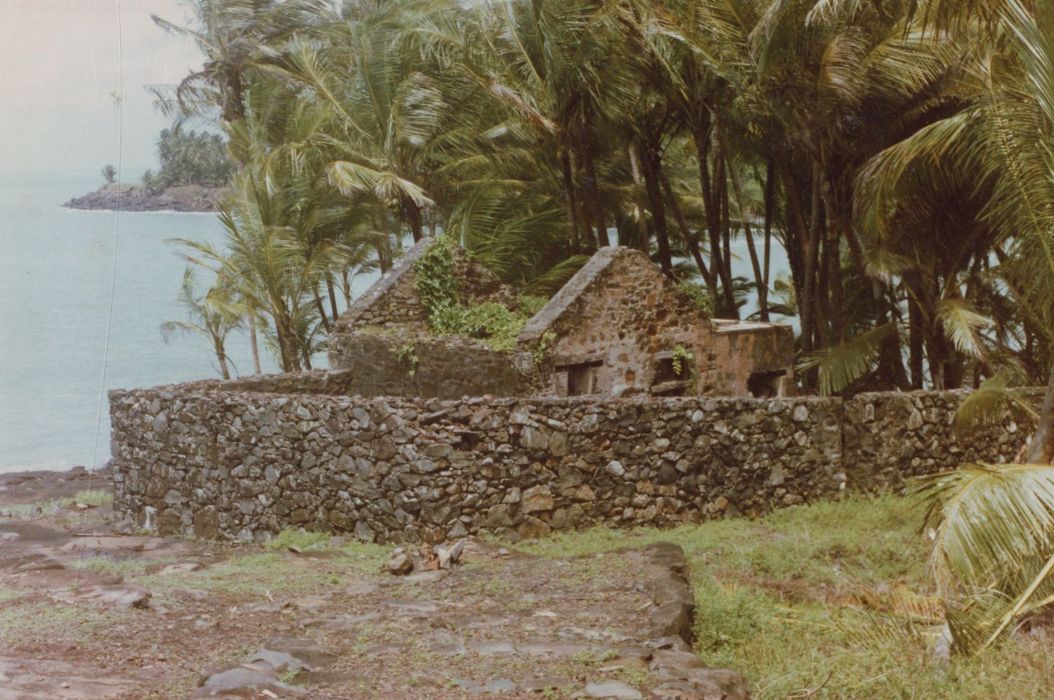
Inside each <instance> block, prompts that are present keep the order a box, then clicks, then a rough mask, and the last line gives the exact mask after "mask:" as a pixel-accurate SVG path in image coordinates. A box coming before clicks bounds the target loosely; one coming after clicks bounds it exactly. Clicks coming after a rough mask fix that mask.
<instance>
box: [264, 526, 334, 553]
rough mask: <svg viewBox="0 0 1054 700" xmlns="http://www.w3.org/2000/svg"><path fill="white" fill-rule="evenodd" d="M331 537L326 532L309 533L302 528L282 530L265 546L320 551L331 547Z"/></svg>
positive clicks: (277, 548) (276, 548)
mask: <svg viewBox="0 0 1054 700" xmlns="http://www.w3.org/2000/svg"><path fill="white" fill-rule="evenodd" d="M330 539H331V537H330V535H329V534H328V533H325V532H308V531H306V530H302V529H300V528H293V529H287V530H282V531H281V532H280V533H278V535H277V536H276V537H274V538H273V539H271V540H270V541H268V542H267V544H265V545H264V547H266V548H267V549H272V550H280V551H281V550H286V549H290V548H296V549H299V550H300V551H302V552H311V551H320V550H323V549H326V548H327V547H329V541H330Z"/></svg>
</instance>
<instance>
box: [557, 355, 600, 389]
mask: <svg viewBox="0 0 1054 700" xmlns="http://www.w3.org/2000/svg"><path fill="white" fill-rule="evenodd" d="M603 366H604V363H603V362H601V361H599V360H596V361H593V362H580V363H578V364H575V365H567V366H566V367H558V368H557V369H558V370H560V371H562V372H567V395H568V396H582V395H584V394H595V393H597V376H598V373H599V370H600V368H601V367H603Z"/></svg>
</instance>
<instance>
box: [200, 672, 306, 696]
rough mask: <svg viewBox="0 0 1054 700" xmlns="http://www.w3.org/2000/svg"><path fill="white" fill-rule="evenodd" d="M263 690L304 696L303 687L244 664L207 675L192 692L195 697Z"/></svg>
mask: <svg viewBox="0 0 1054 700" xmlns="http://www.w3.org/2000/svg"><path fill="white" fill-rule="evenodd" d="M263 691H270V692H271V693H277V692H280V693H281V694H282V695H280V696H278V697H282V696H285V697H305V696H307V694H308V691H307V690H305V689H304V688H297V687H296V686H292V685H289V684H287V683H283V682H281V681H280V680H278V679H277V678H275V677H274V676H273V675H272V674H270V673H266V672H263V671H259V670H257V669H254V668H249V667H246V666H235V667H234V668H228V669H226V670H223V671H218V672H216V673H213V674H211V675H209V676H208V677H207V678H206V679H205V680H204V682H203V683H202V684H201V687H200V688H198V690H197V691H196V692H195V693H194V697H195V698H214V697H222V696H232V695H233V696H235V697H247V698H251V697H257V696H258V694H259V693H262V692H263Z"/></svg>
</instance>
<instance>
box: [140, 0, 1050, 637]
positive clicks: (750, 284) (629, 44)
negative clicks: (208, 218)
mask: <svg viewBox="0 0 1054 700" xmlns="http://www.w3.org/2000/svg"><path fill="white" fill-rule="evenodd" d="M194 7H195V12H196V17H197V20H198V25H197V26H195V27H191V28H188V29H183V28H178V27H175V26H174V25H171V24H169V23H167V22H164V21H163V20H159V22H160V23H161V24H162V26H164V27H165V28H167V29H170V30H172V31H179V32H182V33H184V34H189V35H190V36H192V37H193V38H194V39H195V40H196V41H197V42H198V44H199V45H200V46H201V48H202V50H203V52H204V53H205V55H206V62H205V64H204V66H203V67H202V68H201V69H200V70H198V71H196V72H194V73H192V74H191V75H190V76H188V78H187V79H186V80H185V81H184V82H183V83H182V84H181V85H180V86H179V87H178V88H177V89H176V90H175V91H174V92H173V93H172V94H171V95H169V96H168V97H169V99H168V102H167V104H168V105H169V106H170V107H173V108H175V107H177V106H178V107H179V108H181V109H183V110H184V111H189V112H195V113H197V114H198V115H203V116H206V117H210V116H211V117H213V118H215V117H217V116H218V117H219V119H220V122H221V125H222V128H223V129H224V130H225V131H226V133H227V135H228V137H229V144H230V147H229V150H230V154H231V158H232V160H233V161H234V162H235V163H237V164H238V166H239V168H238V172H237V174H236V175H234V176H233V195H232V198H231V201H230V203H229V205H228V207H227V209H226V210H225V211H224V213H223V217H222V218H223V222H224V225H225V227H226V230H227V233H228V237H227V242H228V245H227V248H226V249H225V250H220V249H214V248H208V247H204V246H200V245H191V246H190V252H189V253H188V257H189V258H190V259H191V260H193V261H195V262H199V263H201V264H204V265H207V266H209V267H211V268H212V269H213V270H215V271H216V272H217V273H218V274H219V275H220V279H221V280H223V284H224V285H225V286H226V288H227V289H229V292H230V294H232V295H233V296H234V297H235V298H236V299H237V301H238V304H239V305H240V308H242V309H243V315H244V318H245V319H246V321H247V325H249V326H250V328H252V337H253V338H254V339H255V336H256V329H257V328H259V327H262V329H263V331H264V333H265V337H266V338H268V339H269V340H270V344H271V346H272V348H273V349H274V350H275V352H276V355H277V356H278V357H279V358H280V360H281V364H282V367H283V368H284V369H285V370H289V371H295V370H299V369H303V368H306V367H310V362H311V356H312V353H313V352H315V351H316V350H317V349H319V348H320V347H321V346H322V345H323V344H324V342H325V339H326V336H327V333H328V331H329V330H330V329H331V327H332V324H333V323H334V321H335V319H336V316H337V314H338V312H339V308H340V306H341V303H340V300H338V297H342V300H343V303H344V304H346V303H348V301H349V300H350V297H351V279H352V277H353V276H354V275H355V274H357V273H359V272H361V271H367V270H372V269H373V268H374V267H376V268H379V269H381V270H384V269H387V268H388V267H389V266H390V265H391V263H392V260H393V259H394V258H395V257H396V256H397V255H398V253H399V251H400V249H401V248H402V247H403V246H404V245H405V243H406V242H407V241H409V240H417V239H419V238H420V237H422V236H424V235H429V234H433V233H436V232H437V231H440V230H442V231H445V232H447V234H448V235H450V236H452V237H454V238H456V239H457V240H458V241H459V242H461V243H462V244H463V245H464V246H465V247H466V248H468V249H469V251H470V252H471V253H472V254H473V255H474V256H476V257H477V258H478V259H480V260H482V261H483V262H485V263H486V264H487V265H488V266H489V267H491V268H492V269H493V270H494V271H495V272H496V273H498V274H499V275H500V276H501V277H503V278H504V279H505V280H506V281H507V282H509V283H510V284H512V285H514V286H516V287H517V288H519V289H520V290H521V291H524V292H527V293H534V294H538V293H548V292H551V291H552V290H554V289H555V288H557V287H558V286H559V285H560V284H561V283H562V282H563V281H564V280H566V279H567V278H568V276H569V275H570V274H572V273H573V272H574V270H575V269H576V268H577V266H579V265H580V264H581V263H582V261H583V260H584V259H585V257H586V256H587V255H588V254H589V253H590V252H592V251H593V250H595V249H596V248H597V247H598V246H603V245H607V244H608V243H609V242H611V241H617V242H618V243H619V244H621V245H628V246H634V247H637V248H640V249H642V250H644V251H646V252H647V253H648V254H650V255H651V256H653V258H654V260H655V261H656V263H657V264H658V265H660V266H661V268H662V269H663V270H664V272H666V274H668V275H669V276H671V277H673V278H676V279H677V280H678V281H679V282H681V283H682V284H689V285H693V286H692V289H693V290H694V293H695V294H696V296H701V295H705V296H706V297H708V299H707V303H708V304H709V305H710V306H711V307H712V308H713V309H714V313H715V314H717V315H720V316H739V315H741V314H749V315H750V316H753V317H757V318H761V319H769V318H770V317H773V316H776V315H784V316H786V315H793V316H796V317H797V319H796V323H797V327H798V330H799V349H800V352H801V357H802V372H801V381H802V385H803V388H804V389H805V390H807V391H808V390H817V391H821V392H824V393H832V392H843V391H856V390H861V389H864V388H873V389H893V388H897V389H908V388H937V389H946V388H956V387H963V386H972V387H974V388H977V387H981V391H980V392H978V394H977V395H976V398H975V399H973V400H972V401H971V403H970V404H969V405H968V406H967V413H969V412H971V411H972V412H979V409H981V408H984V407H985V406H991V405H1000V403H999V402H1000V400H1001V399H1003V398H1006V397H1007V396H1012V394H1011V393H1009V392H1010V390H1011V389H1012V386H1013V385H1014V384H1018V385H1023V384H1036V383H1037V382H1049V386H1050V389H1049V390H1048V392H1047V398H1046V401H1045V403H1044V406H1043V408H1042V410H1041V411H1040V412H1039V414H1038V429H1037V431H1036V433H1035V435H1034V436H1033V438H1032V440H1031V441H1030V444H1029V445H1028V446H1027V449H1025V450H1023V452H1022V461H1026V462H1029V463H1031V464H1032V465H1033V466H1030V467H1010V468H1006V469H1001V470H1000V469H995V468H989V467H983V466H980V467H976V468H970V469H966V470H963V471H962V472H959V473H957V474H955V475H953V476H950V477H949V476H946V477H941V478H940V479H939V480H937V481H936V482H934V484H933V491H932V495H933V499H934V500H933V503H934V511H933V512H934V517H935V523H937V524H938V538H937V549H936V553H935V564H936V567H937V570H938V571H939V572H940V581H941V587H942V590H943V591H944V593H945V594H946V595H947V597H948V599H949V601H953V603H954V604H955V605H959V604H960V603H961V606H959V607H956V608H955V609H954V610H953V614H952V620H953V622H954V624H953V627H954V631H955V633H956V634H957V641H958V642H959V643H961V644H963V645H966V646H969V645H970V644H972V643H973V642H977V641H978V640H980V642H982V643H983V642H984V641H986V640H988V639H991V638H994V637H995V636H998V634H999V633H1001V632H1002V631H1003V630H1005V629H1006V628H1007V626H1008V625H1009V624H1010V623H1011V622H1012V621H1013V620H1015V619H1017V618H1018V617H1019V616H1020V615H1021V614H1022V613H1024V612H1027V611H1028V610H1031V609H1033V608H1035V607H1036V606H1037V605H1039V604H1045V603H1047V602H1049V601H1050V600H1051V598H1050V596H1051V592H1050V586H1051V585H1054V583H1052V582H1051V580H1050V573H1051V570H1052V569H1054V564H1052V563H1051V562H1054V559H1051V558H1050V557H1051V556H1052V553H1054V545H1052V544H1051V543H1052V542H1054V521H1052V518H1051V515H1050V514H1051V513H1052V512H1054V505H1052V503H1054V501H1052V500H1051V498H1050V496H1049V493H1048V492H1050V493H1054V489H1052V487H1051V486H1050V484H1051V483H1052V479H1054V477H1052V475H1051V469H1050V468H1049V467H1038V466H1035V465H1036V464H1049V463H1050V461H1051V456H1052V453H1054V353H1052V352H1051V341H1052V340H1054V337H1052V336H1054V311H1052V310H1054V47H1052V43H1051V42H1052V40H1051V36H1052V29H1054V9H1051V7H1049V3H1041V2H1039V0H883V1H881V2H880V1H877V0H661V1H660V0H481V1H480V2H473V3H459V2H456V1H454V0H402V1H400V2H391V1H390V0H344V1H343V2H339V1H338V0H332V1H326V0H284V1H279V0H196V2H195V3H194ZM740 256H742V258H743V260H742V264H740V260H739V257H740ZM784 259H785V261H786V268H787V276H786V277H778V276H777V274H776V272H777V270H776V266H777V265H779V264H780V262H779V261H781V260H784ZM748 295H749V296H750V298H751V299H752V301H751V305H750V306H745V300H746V298H747V297H748ZM257 367H258V363H257ZM1048 378H1049V379H1048ZM964 415H966V414H964ZM978 593H980V595H977V594H978ZM1000 601H1001V602H1002V603H1003V606H1002V608H1001V609H1000V608H999V605H998V604H999V603H1000ZM979 611H980V612H979Z"/></svg>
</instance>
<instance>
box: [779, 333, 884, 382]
mask: <svg viewBox="0 0 1054 700" xmlns="http://www.w3.org/2000/svg"><path fill="white" fill-rule="evenodd" d="M896 332H897V326H896V324H895V323H886V324H883V325H881V326H878V327H876V328H872V329H871V330H868V331H865V332H863V333H860V334H859V335H856V336H853V337H852V338H849V339H848V340H846V341H845V342H843V343H841V344H839V345H836V346H834V347H832V348H829V349H827V350H824V351H821V352H818V353H814V354H812V355H810V356H808V357H806V358H805V359H804V360H803V361H802V362H800V363H799V364H798V367H797V369H798V371H800V372H808V371H810V370H813V369H815V370H817V374H818V379H819V388H820V394H821V395H823V396H830V395H832V394H837V393H839V392H841V391H844V390H845V389H847V388H848V387H849V385H850V384H852V383H853V382H855V381H856V380H857V379H860V378H861V377H863V376H865V375H866V374H868V373H869V372H871V371H872V370H873V369H874V366H875V360H876V359H877V357H878V353H879V350H880V348H881V345H882V342H883V341H884V340H885V339H886V338H887V337H888V336H889V335H891V334H895V333H896Z"/></svg>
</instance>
